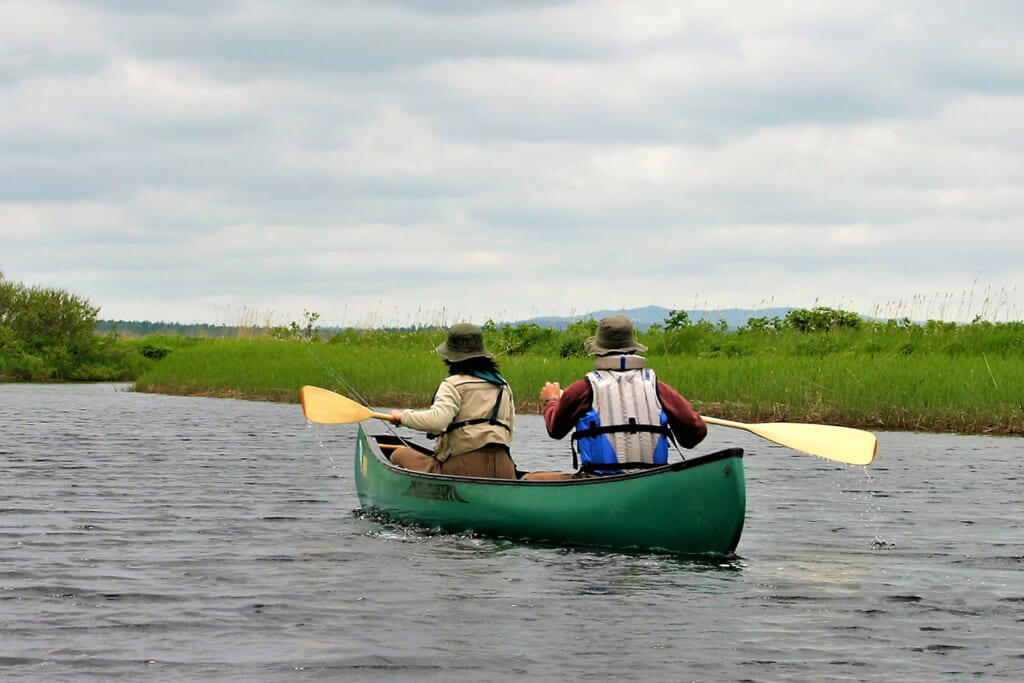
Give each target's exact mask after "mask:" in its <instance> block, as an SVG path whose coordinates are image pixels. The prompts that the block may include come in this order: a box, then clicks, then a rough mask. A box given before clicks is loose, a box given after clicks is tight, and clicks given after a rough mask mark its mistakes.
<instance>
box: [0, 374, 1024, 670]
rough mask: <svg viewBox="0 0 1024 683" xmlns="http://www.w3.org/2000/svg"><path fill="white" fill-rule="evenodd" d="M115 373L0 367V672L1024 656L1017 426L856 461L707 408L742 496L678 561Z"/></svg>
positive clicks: (553, 449) (870, 666)
mask: <svg viewBox="0 0 1024 683" xmlns="http://www.w3.org/2000/svg"><path fill="white" fill-rule="evenodd" d="M127 389H128V387H126V386H125V385H112V384H98V385H66V386H61V385H58V386H40V385H18V384H8V385H0V471H2V473H3V474H2V477H3V478H2V482H3V486H2V491H0V680H4V681H20V680H26V681H109V680H130V681H247V682H248V681H308V680H317V681H319V680H337V681H518V680H522V681H528V680H529V681H533V680H571V681H588V680H619V681H626V680H629V681H648V680H658V681H821V680H845V681H888V680H903V681H936V680H959V679H968V678H971V679H982V680H997V679H1004V680H1022V678H1024V673H1022V672H1024V531H1022V517H1024V492H1022V489H1024V486H1022V485H1024V479H1022V464H1021V463H1022V458H1021V455H1022V445H1024V442H1022V441H1021V440H1020V439H1015V438H999V437H977V436H949V435H926V434H901V433H880V434H879V435H878V436H879V449H878V457H877V460H876V461H875V464H873V465H872V466H870V467H867V468H864V467H854V466H847V465H842V464H838V463H834V462H831V461H827V460H822V459H820V458H815V457H813V456H809V455H802V454H800V453H795V452H793V451H789V450H786V449H784V448H781V447H778V446H774V445H773V444H771V443H769V442H766V441H763V440H761V439H758V438H757V437H755V436H753V435H750V434H747V433H746V432H743V431H739V430H734V429H728V428H724V427H715V426H712V427H711V432H710V435H709V437H708V439H707V440H706V441H705V442H704V443H703V444H701V445H700V446H699V447H698V448H697V449H696V452H708V451H711V450H717V449H718V448H721V447H725V446H731V445H738V446H741V447H743V448H744V449H745V450H746V452H747V455H746V458H745V468H746V476H747V520H746V527H745V529H744V534H743V537H742V539H741V541H740V544H739V547H738V549H737V554H736V556H735V557H729V558H720V559H718V560H714V561H697V560H693V559H685V558H678V557H673V556H667V555H658V554H646V553H635V554H623V553H616V552H606V551H595V550H586V549H568V548H552V547H537V546H531V545H525V544H517V543H511V542H507V541H495V540H488V539H483V538H475V537H472V536H465V535H463V536H457V535H443V534H431V533H425V532H423V531H418V530H414V529H404V528H399V527H394V526H388V525H382V524H380V523H377V522H375V521H373V520H371V519H367V518H364V517H362V516H361V515H360V514H358V508H359V502H358V499H357V498H356V493H355V488H354V485H353V479H352V474H351V462H350V457H351V454H352V451H353V444H354V435H355V432H356V428H355V427H354V426H350V425H345V426H324V425H311V424H308V423H307V422H306V420H305V419H304V418H303V416H302V412H301V409H300V408H299V407H298V406H297V405H282V404H272V403H255V402H247V401H236V400H223V399H204V398H184V397H174V396H158V395H148V394H140V393H134V392H131V391H127ZM518 427H519V429H518V433H517V445H518V452H517V453H516V460H517V463H518V464H519V465H520V466H521V467H523V468H535V469H539V468H545V469H551V468H560V469H568V467H569V456H568V446H567V444H566V443H565V442H555V441H551V440H549V439H547V437H546V436H544V434H543V424H542V422H541V421H540V419H539V418H538V417H537V416H532V415H523V416H520V418H519V420H518Z"/></svg>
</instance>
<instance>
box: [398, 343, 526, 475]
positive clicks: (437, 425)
mask: <svg viewBox="0 0 1024 683" xmlns="http://www.w3.org/2000/svg"><path fill="white" fill-rule="evenodd" d="M437 354H438V355H439V356H441V358H443V359H444V362H445V363H446V364H447V365H448V376H447V377H445V379H444V380H443V381H442V382H441V384H440V385H439V386H438V388H437V391H436V392H435V393H434V398H433V401H432V403H431V406H430V407H429V408H426V409H423V410H392V411H391V417H392V419H393V420H394V421H395V423H396V424H398V425H401V426H403V427H409V428H410V429H415V430H418V431H422V432H427V433H428V434H430V435H431V436H434V437H436V439H437V440H436V442H435V446H434V452H433V453H430V454H427V453H422V452H420V451H418V450H416V449H413V448H409V447H407V446H403V447H401V448H397V449H395V451H394V452H393V453H392V454H391V462H392V463H394V464H395V465H398V466H399V467H404V468H406V469H410V470H417V471H420V472H433V473H442V474H451V475H456V476H464V477H488V478H498V479H515V478H516V466H515V462H514V461H513V460H512V456H511V445H512V435H513V432H514V430H515V404H514V402H513V397H512V389H511V388H510V387H509V385H508V382H506V381H505V378H504V377H502V376H501V373H500V372H499V371H498V365H497V363H496V362H495V361H494V359H493V357H492V356H491V354H490V352H488V351H487V349H486V348H484V338H483V332H482V331H481V329H480V328H479V327H477V326H476V325H470V324H468V323H460V324H458V325H453V326H452V328H451V329H450V330H449V331H448V337H447V339H446V340H445V341H444V343H443V344H441V345H440V346H438V347H437Z"/></svg>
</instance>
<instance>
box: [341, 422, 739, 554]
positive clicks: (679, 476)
mask: <svg viewBox="0 0 1024 683" xmlns="http://www.w3.org/2000/svg"><path fill="white" fill-rule="evenodd" d="M381 443H384V444H388V443H397V440H396V439H395V437H393V436H391V435H388V434H383V433H376V434H370V433H368V432H367V431H366V430H365V429H364V428H363V427H362V426H360V429H359V435H358V439H357V443H356V451H355V463H354V464H355V477H356V490H357V492H358V495H359V501H360V504H361V505H362V507H363V509H364V510H366V511H368V512H374V513H378V514H380V513H382V514H383V515H385V516H387V517H388V518H390V519H393V520H395V521H398V522H401V523H407V524H415V525H419V526H425V527H429V528H436V529H442V530H445V531H449V532H475V533H479V534H483V535H487V536H494V537H499V538H508V539H514V540H528V541H534V542H540V543H554V544H558V545H569V546H590V547H606V548H617V549H638V550H653V551H664V552H672V553H680V554H705V553H712V554H726V553H730V552H732V551H733V550H734V549H735V548H736V545H737V544H738V543H739V539H740V534H741V533H742V530H743V519H744V515H745V510H746V489H745V480H744V472H743V450H742V449H739V448H732V449H728V450H725V451H719V452H717V453H712V454H709V455H704V456H699V457H696V458H692V459H689V460H687V461H685V462H680V463H674V464H673V465H670V466H667V467H664V468H657V469H653V470H645V471H643V472H640V473H635V474H630V475H619V476H613V477H599V478H591V479H581V480H563V481H518V480H517V481H512V480H501V479H478V478H470V477H451V476H446V475H435V474H426V473H422V472H411V471H409V470H405V469H401V468H398V467H395V466H394V465H392V464H391V463H390V461H389V460H388V459H387V458H386V456H385V455H384V451H383V450H382V449H381V447H380V444H381Z"/></svg>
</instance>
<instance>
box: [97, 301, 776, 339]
mask: <svg viewBox="0 0 1024 683" xmlns="http://www.w3.org/2000/svg"><path fill="white" fill-rule="evenodd" d="M792 310H794V309H792V308H760V309H756V310H755V309H746V308H725V309H720V310H716V311H707V310H700V309H686V314H687V315H689V316H690V322H692V323H696V322H700V321H701V320H707V321H708V322H710V323H712V324H714V325H716V326H717V325H718V322H719V321H720V320H724V321H725V322H726V324H727V325H728V326H729V329H731V330H735V329H737V328H739V327H743V326H744V325H746V324H747V320H749V319H750V318H773V317H775V316H778V317H780V318H785V317H786V314H787V313H789V312H790V311H792ZM671 313H672V309H668V308H664V307H662V306H644V307H643V308H624V309H620V310H618V311H593V312H592V313H583V314H581V315H572V316H564V317H557V316H542V317H538V318H529V319H527V320H517V321H514V322H504V323H499V325H500V326H502V327H516V326H518V325H526V324H531V323H532V324H535V325H540V326H541V327H550V328H553V329H556V330H564V329H565V328H566V327H568V326H569V323H573V322H576V321H578V320H590V319H594V320H600V319H601V318H604V317H605V316H608V315H616V314H618V315H624V316H626V317H627V318H629V319H630V320H631V321H632V322H633V326H634V327H636V329H638V330H641V331H644V332H646V331H647V328H649V327H650V326H651V325H654V324H662V323H664V322H665V319H666V318H668V317H669V315H671ZM96 331H97V332H101V333H110V332H114V331H116V332H119V333H121V334H124V335H129V336H136V337H145V336H148V335H151V334H166V335H169V336H178V335H180V336H182V337H238V336H242V335H243V334H245V333H252V332H254V330H253V328H241V327H236V326H231V325H209V324H203V323H200V324H190V325H185V324H182V323H168V322H150V321H137V320H99V321H97V323H96ZM340 331H341V328H339V327H321V328H320V332H321V333H322V334H325V335H328V336H329V335H333V334H335V333H337V332H340Z"/></svg>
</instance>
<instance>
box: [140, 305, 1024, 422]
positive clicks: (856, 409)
mask: <svg viewBox="0 0 1024 683" xmlns="http://www.w3.org/2000/svg"><path fill="white" fill-rule="evenodd" d="M589 331H590V330H589V329H587V328H586V327H580V328H577V329H570V330H569V331H568V332H556V331H554V330H542V329H540V328H536V329H534V328H532V327H531V328H530V329H526V330H523V329H514V330H495V329H488V330H487V345H488V347H489V348H491V349H492V350H493V351H495V352H496V355H497V358H498V361H499V363H500V365H501V368H502V371H503V373H504V375H505V376H506V378H507V379H508V380H509V383H510V385H511V386H512V389H513V392H514V394H515V396H516V403H517V407H518V410H519V411H520V412H524V413H525V412H532V411H536V410H537V409H538V407H539V406H538V401H537V394H538V392H539V390H540V387H541V386H542V385H543V384H544V382H545V381H549V380H550V381H559V382H561V383H562V384H563V386H564V385H566V384H568V383H569V382H572V381H573V380H575V379H578V378H580V377H582V376H583V374H584V373H585V372H586V371H587V370H589V369H590V368H591V367H592V362H591V360H590V359H588V358H585V357H581V356H580V355H579V352H580V349H581V345H582V340H583V339H584V338H585V337H586V336H587V334H588V333H589ZM442 339H443V334H442V333H441V332H438V331H433V332H355V331H349V332H347V333H343V334H339V335H337V336H335V337H334V338H332V339H331V340H330V341H329V342H320V341H316V342H305V341H296V340H275V339H207V340H190V341H189V343H187V344H181V343H178V342H175V340H174V339H168V340H167V342H166V343H167V345H168V349H169V351H168V353H167V355H166V357H165V358H163V359H162V360H160V362H159V363H155V364H154V365H153V366H152V367H151V368H150V369H149V370H148V371H147V372H146V373H145V374H144V375H142V377H140V378H139V380H138V381H137V384H136V388H137V389H138V390H139V391H148V392H164V393H173V394H191V395H210V396H232V397H238V398H250V399H260V400H273V401H283V402H297V400H298V391H299V388H300V387H301V386H302V385H304V384H314V385H318V386H322V387H325V388H329V389H333V390H336V391H339V392H340V393H345V394H348V395H352V391H351V390H350V388H351V389H353V390H354V391H355V392H358V397H361V398H362V399H364V400H365V401H366V402H367V403H368V404H369V405H371V406H374V407H405V406H425V405H427V404H429V401H430V398H431V394H432V393H433V391H434V389H435V388H436V386H437V383H438V382H439V381H440V379H441V378H442V377H443V376H444V372H445V368H444V365H443V363H442V362H441V361H440V359H439V358H438V357H437V356H436V355H435V354H434V353H433V348H434V346H436V344H437V343H438V342H439V341H441V340H442ZM641 341H642V342H643V343H645V344H646V345H648V346H649V347H650V352H649V353H648V354H647V356H648V359H649V365H650V367H652V368H654V369H655V370H656V371H657V372H658V375H659V377H660V378H661V379H663V380H665V381H667V382H668V383H670V384H672V385H673V386H675V387H676V388H678V389H679V390H680V391H681V393H683V395H685V396H687V397H688V398H689V399H690V400H691V401H692V402H693V404H694V406H695V407H696V408H697V409H698V410H699V411H701V412H703V413H705V414H707V415H713V416H715V417H720V418H726V419H733V420H739V421H743V422H772V421H793V422H821V423H829V424H839V425H847V426H855V427H862V428H867V429H873V430H918V431H952V432H960V433H990V434H1024V405H1022V397H1024V389H1022V387H1024V325H1020V324H1017V323H1010V324H1003V325H993V324H988V323H985V324H976V325H964V326H956V325H950V324H944V323H935V324H929V325H910V324H909V323H889V324H885V325H871V326H865V327H863V328H860V329H840V330H831V331H817V332H810V333H807V332H796V331H792V330H783V331H780V330H771V329H757V330H745V331H741V332H725V331H722V330H717V329H714V328H712V327H711V326H708V325H697V326H689V327H686V328H684V329H681V330H673V331H662V330H655V331H653V332H651V333H648V334H646V335H641ZM176 344H177V345H176ZM151 346H157V347H159V344H157V343H156V342H154V343H153V344H151ZM172 347H173V348H172Z"/></svg>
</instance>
